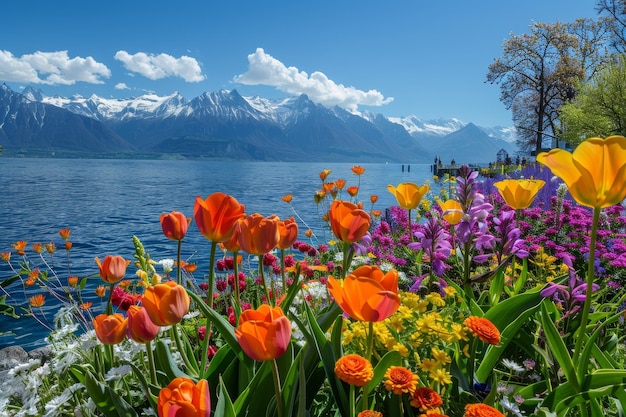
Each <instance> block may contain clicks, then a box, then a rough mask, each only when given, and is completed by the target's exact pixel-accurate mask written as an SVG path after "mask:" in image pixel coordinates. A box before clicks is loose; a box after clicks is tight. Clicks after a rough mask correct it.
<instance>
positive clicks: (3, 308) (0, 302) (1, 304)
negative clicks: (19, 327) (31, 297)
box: [0, 295, 20, 319]
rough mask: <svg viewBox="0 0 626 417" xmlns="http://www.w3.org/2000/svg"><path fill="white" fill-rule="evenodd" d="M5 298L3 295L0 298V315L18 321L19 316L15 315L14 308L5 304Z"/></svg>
mask: <svg viewBox="0 0 626 417" xmlns="http://www.w3.org/2000/svg"><path fill="white" fill-rule="evenodd" d="M6 299H7V296H6V295H3V296H1V297H0V314H3V315H5V316H9V317H13V318H14V319H19V318H20V316H18V315H17V314H15V308H14V307H13V306H10V305H8V304H6Z"/></svg>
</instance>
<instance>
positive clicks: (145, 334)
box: [126, 305, 160, 344]
mask: <svg viewBox="0 0 626 417" xmlns="http://www.w3.org/2000/svg"><path fill="white" fill-rule="evenodd" d="M126 317H127V319H128V326H127V327H128V337H129V338H130V339H131V340H133V341H135V342H137V343H142V344H143V343H146V342H149V341H151V340H153V339H154V338H155V337H156V336H157V334H159V329H160V328H159V326H157V325H156V324H154V323H153V322H152V320H151V319H150V316H149V315H148V312H147V311H146V309H145V308H144V307H140V306H138V305H132V306H130V307H128V311H127V312H126Z"/></svg>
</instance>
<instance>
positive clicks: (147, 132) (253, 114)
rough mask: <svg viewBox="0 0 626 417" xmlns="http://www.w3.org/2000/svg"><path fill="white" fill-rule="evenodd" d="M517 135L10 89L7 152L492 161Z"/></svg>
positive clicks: (288, 109)
mask: <svg viewBox="0 0 626 417" xmlns="http://www.w3.org/2000/svg"><path fill="white" fill-rule="evenodd" d="M514 140H515V130H514V129H513V128H502V127H492V128H485V127H478V126H476V125H474V124H473V123H464V122H461V121H460V120H457V119H442V120H434V121H423V120H421V119H419V118H418V117H416V116H409V117H400V118H391V117H386V116H383V115H382V114H379V113H373V112H364V113H362V114H360V115H355V114H352V113H350V112H348V111H346V110H344V109H342V108H340V107H337V106H336V107H332V108H328V107H324V106H322V105H320V104H316V103H314V102H313V101H311V100H310V99H309V98H308V97H307V96H306V95H304V94H303V95H300V96H294V97H288V98H285V99H280V100H270V99H266V98H262V97H243V96H241V95H240V94H239V93H238V92H237V90H220V91H216V92H211V93H209V92H206V93H203V94H201V95H200V96H198V97H195V98H193V99H191V100H187V99H185V98H184V97H183V96H181V95H180V94H178V93H173V94H171V95H168V96H157V95H154V94H145V95H142V96H139V97H134V98H129V99H107V98H102V97H98V96H96V95H92V96H91V97H88V98H85V97H82V96H74V97H71V98H67V97H59V96H46V95H45V94H44V93H43V92H42V91H41V90H38V89H34V88H32V87H26V88H25V89H24V90H23V91H22V92H21V93H18V92H15V91H13V90H12V89H10V88H9V87H8V86H6V85H4V84H3V85H1V86H0V145H1V146H2V147H3V148H4V151H5V153H6V154H7V155H14V154H15V155H26V156H28V155H37V156H53V155H54V156H74V157H76V156H82V157H159V158H206V159H213V158H219V159H226V160H228V159H238V160H269V161H319V162H401V163H431V162H433V160H434V158H435V157H439V158H441V159H442V161H443V162H444V163H446V162H449V160H451V159H456V161H457V163H488V162H491V161H495V159H496V154H497V153H498V152H499V151H500V150H502V149H504V150H505V151H506V152H508V153H509V154H511V155H513V154H515V153H516V148H515V145H514Z"/></svg>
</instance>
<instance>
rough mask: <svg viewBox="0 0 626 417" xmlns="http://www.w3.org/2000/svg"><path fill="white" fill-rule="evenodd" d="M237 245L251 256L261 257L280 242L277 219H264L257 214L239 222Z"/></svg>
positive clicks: (274, 217)
mask: <svg viewBox="0 0 626 417" xmlns="http://www.w3.org/2000/svg"><path fill="white" fill-rule="evenodd" d="M238 229H239V245H240V246H241V250H243V251H244V252H246V253H249V254H251V255H263V254H266V253H268V252H270V251H271V250H272V249H274V248H275V247H276V244H277V243H278V241H279V240H280V233H279V231H278V218H277V217H276V216H270V217H264V216H262V215H260V214H258V213H255V214H252V215H249V216H246V217H244V218H243V219H241V221H240V222H239V227H238Z"/></svg>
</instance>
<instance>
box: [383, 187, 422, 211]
mask: <svg viewBox="0 0 626 417" xmlns="http://www.w3.org/2000/svg"><path fill="white" fill-rule="evenodd" d="M387 190H389V192H390V193H391V194H393V195H394V196H395V197H396V200H397V201H398V205H399V206H400V207H402V208H404V209H407V210H412V209H414V208H417V206H418V205H419V203H420V201H421V200H422V197H424V195H425V194H426V193H427V192H428V190H430V187H429V186H428V185H422V186H419V185H417V184H415V183H413V182H402V183H400V184H398V186H397V187H394V186H393V185H391V184H389V185H388V186H387Z"/></svg>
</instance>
